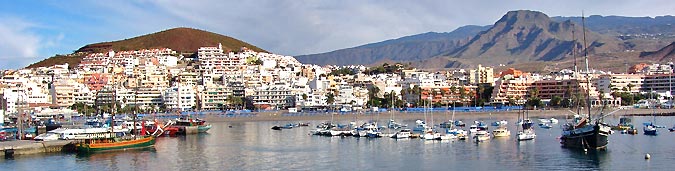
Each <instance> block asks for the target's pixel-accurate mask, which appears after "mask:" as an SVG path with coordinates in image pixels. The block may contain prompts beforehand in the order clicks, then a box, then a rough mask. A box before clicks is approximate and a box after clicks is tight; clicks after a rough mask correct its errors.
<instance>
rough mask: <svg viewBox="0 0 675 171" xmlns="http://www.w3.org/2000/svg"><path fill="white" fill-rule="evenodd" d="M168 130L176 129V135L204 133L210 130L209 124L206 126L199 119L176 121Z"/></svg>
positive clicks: (204, 122)
mask: <svg viewBox="0 0 675 171" xmlns="http://www.w3.org/2000/svg"><path fill="white" fill-rule="evenodd" d="M170 128H178V131H177V133H176V134H179V135H185V134H195V133H205V132H206V131H208V130H209V129H211V125H210V124H206V121H204V120H201V119H192V118H189V119H176V120H175V124H174V125H172V126H171V127H170Z"/></svg>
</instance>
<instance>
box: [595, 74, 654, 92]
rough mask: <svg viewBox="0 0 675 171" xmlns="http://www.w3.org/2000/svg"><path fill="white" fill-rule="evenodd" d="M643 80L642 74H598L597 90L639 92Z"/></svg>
mask: <svg viewBox="0 0 675 171" xmlns="http://www.w3.org/2000/svg"><path fill="white" fill-rule="evenodd" d="M644 80H645V75H643V74H605V75H600V76H598V80H597V86H598V91H602V92H604V93H612V92H620V93H623V92H628V93H638V92H640V90H641V89H643V88H642V86H643V82H644Z"/></svg>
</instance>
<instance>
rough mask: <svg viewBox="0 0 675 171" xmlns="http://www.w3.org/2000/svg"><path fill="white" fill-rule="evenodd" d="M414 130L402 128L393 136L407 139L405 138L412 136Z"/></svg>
mask: <svg viewBox="0 0 675 171" xmlns="http://www.w3.org/2000/svg"><path fill="white" fill-rule="evenodd" d="M411 132H412V131H411V130H410V129H401V130H399V131H398V132H396V134H394V135H393V136H391V138H396V139H405V138H410V135H411V134H412V133H411Z"/></svg>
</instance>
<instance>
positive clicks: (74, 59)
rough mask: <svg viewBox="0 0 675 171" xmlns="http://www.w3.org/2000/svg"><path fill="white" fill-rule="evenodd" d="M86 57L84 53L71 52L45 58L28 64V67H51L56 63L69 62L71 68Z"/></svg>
mask: <svg viewBox="0 0 675 171" xmlns="http://www.w3.org/2000/svg"><path fill="white" fill-rule="evenodd" d="M82 57H84V54H83V53H77V54H71V55H56V56H53V57H50V58H47V59H43V60H42V61H40V62H36V63H33V64H30V65H28V66H27V67H26V68H38V67H50V66H54V65H62V64H66V63H67V64H68V67H69V68H71V69H72V68H74V67H76V66H77V64H79V63H80V61H82Z"/></svg>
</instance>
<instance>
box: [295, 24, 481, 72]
mask: <svg viewBox="0 0 675 171" xmlns="http://www.w3.org/2000/svg"><path fill="white" fill-rule="evenodd" d="M487 28H489V27H488V26H464V27H460V28H458V29H456V30H454V31H452V32H448V33H436V32H428V33H422V34H417V35H412V36H406V37H401V38H398V39H391V40H386V41H382V42H378V43H371V44H366V45H362V46H358V47H353V48H348V49H341V50H336V51H332V52H327V53H321V54H312V55H301V56H296V59H298V61H300V62H302V63H311V64H319V65H326V64H331V65H352V64H361V65H369V64H373V63H377V62H381V61H390V60H392V61H413V60H423V59H427V58H430V57H433V56H437V55H439V54H441V53H442V52H446V51H449V50H452V49H455V48H457V47H458V46H459V45H461V44H462V43H463V42H465V41H466V40H468V38H469V37H471V36H473V35H475V34H477V33H478V32H480V31H483V30H485V29H487Z"/></svg>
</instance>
